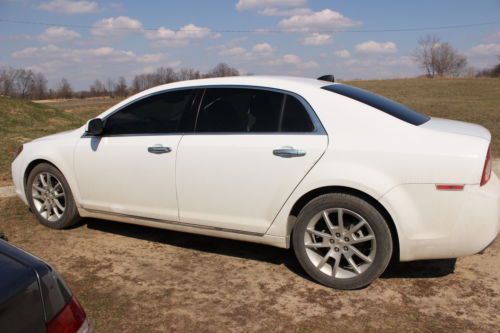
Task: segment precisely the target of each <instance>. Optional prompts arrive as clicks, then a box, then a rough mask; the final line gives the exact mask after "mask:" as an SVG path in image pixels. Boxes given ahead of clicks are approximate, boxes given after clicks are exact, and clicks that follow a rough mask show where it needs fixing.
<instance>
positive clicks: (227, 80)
mask: <svg viewBox="0 0 500 333" xmlns="http://www.w3.org/2000/svg"><path fill="white" fill-rule="evenodd" d="M330 84H332V83H331V82H327V81H322V80H317V79H311V78H304V77H295V76H264V75H250V76H226V77H216V78H208V79H197V80H188V81H178V82H173V83H167V84H163V85H160V86H156V87H153V88H151V89H148V90H146V91H148V93H151V92H155V91H162V90H166V89H175V88H185V87H199V86H218V85H236V86H256V87H268V88H276V89H283V90H296V89H300V88H321V87H324V86H327V85H330Z"/></svg>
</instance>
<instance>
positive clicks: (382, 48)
mask: <svg viewBox="0 0 500 333" xmlns="http://www.w3.org/2000/svg"><path fill="white" fill-rule="evenodd" d="M355 48H356V51H357V52H358V53H361V54H388V53H394V52H397V50H398V48H397V47H396V44H395V43H393V42H385V43H381V42H375V41H373V40H371V41H368V42H364V43H360V44H357V45H356V46H355Z"/></svg>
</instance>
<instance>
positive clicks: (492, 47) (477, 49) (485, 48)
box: [470, 43, 500, 56]
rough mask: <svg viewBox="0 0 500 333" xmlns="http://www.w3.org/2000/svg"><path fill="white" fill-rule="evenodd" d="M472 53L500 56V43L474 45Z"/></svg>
mask: <svg viewBox="0 0 500 333" xmlns="http://www.w3.org/2000/svg"><path fill="white" fill-rule="evenodd" d="M470 53H471V54H473V55H479V56H500V44H494V43H490V44H479V45H476V46H474V47H473V48H472V49H471V50H470Z"/></svg>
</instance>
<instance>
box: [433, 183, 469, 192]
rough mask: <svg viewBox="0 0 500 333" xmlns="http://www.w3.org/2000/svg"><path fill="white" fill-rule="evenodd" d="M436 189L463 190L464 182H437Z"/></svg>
mask: <svg viewBox="0 0 500 333" xmlns="http://www.w3.org/2000/svg"><path fill="white" fill-rule="evenodd" d="M436 189H437V190H439V191H463V189H464V185H462V184H437V185H436Z"/></svg>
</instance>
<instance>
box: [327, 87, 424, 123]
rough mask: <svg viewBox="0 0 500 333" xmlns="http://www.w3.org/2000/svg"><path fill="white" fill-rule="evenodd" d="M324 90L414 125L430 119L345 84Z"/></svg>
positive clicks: (393, 102)
mask: <svg viewBox="0 0 500 333" xmlns="http://www.w3.org/2000/svg"><path fill="white" fill-rule="evenodd" d="M323 89H325V90H328V91H332V92H335V93H337V94H340V95H343V96H346V97H349V98H352V99H354V100H356V101H358V102H361V103H364V104H367V105H369V106H371V107H374V108H376V109H379V110H380V111H382V112H385V113H387V114H390V115H391V116H393V117H396V118H398V119H400V120H402V121H405V122H407V123H410V124H413V125H417V126H418V125H422V124H423V123H425V122H427V121H428V120H429V119H430V117H429V116H427V115H425V114H422V113H418V112H417V111H414V110H412V109H410V108H409V107H407V106H405V105H402V104H399V103H397V102H395V101H393V100H390V99H388V98H385V97H382V96H380V95H377V94H374V93H371V92H369V91H366V90H363V89H359V88H355V87H351V86H348V85H344V84H333V85H330V86H326V87H323Z"/></svg>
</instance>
